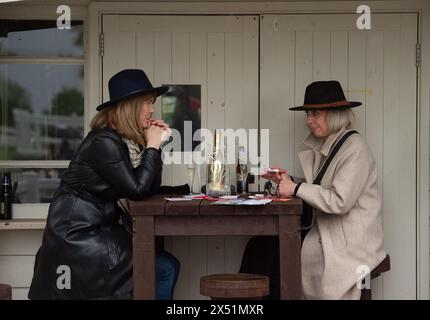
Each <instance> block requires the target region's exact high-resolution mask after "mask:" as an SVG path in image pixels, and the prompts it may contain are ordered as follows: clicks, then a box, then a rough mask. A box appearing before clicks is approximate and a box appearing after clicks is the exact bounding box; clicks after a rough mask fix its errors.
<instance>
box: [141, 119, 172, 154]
mask: <svg viewBox="0 0 430 320" xmlns="http://www.w3.org/2000/svg"><path fill="white" fill-rule="evenodd" d="M171 134H172V130H171V129H170V127H169V125H168V124H167V123H165V122H164V121H163V120H152V121H151V125H150V126H149V127H148V128H146V129H145V131H144V134H143V135H144V137H145V141H146V147H147V148H155V149H159V148H160V145H161V143H162V142H163V141H167V140H168V138H169V136H170V135H171Z"/></svg>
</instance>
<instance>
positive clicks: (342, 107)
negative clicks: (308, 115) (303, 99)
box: [288, 101, 361, 111]
mask: <svg viewBox="0 0 430 320" xmlns="http://www.w3.org/2000/svg"><path fill="white" fill-rule="evenodd" d="M358 106H361V102H357V101H348V104H344V105H339V106H324V107H318V106H312V107H305V106H299V107H293V108H289V109H288V110H291V111H310V110H346V109H350V108H355V107H358Z"/></svg>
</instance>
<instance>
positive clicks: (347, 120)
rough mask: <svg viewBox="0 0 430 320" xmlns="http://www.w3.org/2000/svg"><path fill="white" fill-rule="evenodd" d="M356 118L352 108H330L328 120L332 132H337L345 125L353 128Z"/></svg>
mask: <svg viewBox="0 0 430 320" xmlns="http://www.w3.org/2000/svg"><path fill="white" fill-rule="evenodd" d="M354 120H355V116H354V113H353V112H352V110H351V109H345V110H330V111H329V112H327V118H326V122H327V127H328V129H329V131H330V133H334V132H337V131H339V130H340V129H341V128H343V127H346V128H347V129H351V128H352V126H353V124H354Z"/></svg>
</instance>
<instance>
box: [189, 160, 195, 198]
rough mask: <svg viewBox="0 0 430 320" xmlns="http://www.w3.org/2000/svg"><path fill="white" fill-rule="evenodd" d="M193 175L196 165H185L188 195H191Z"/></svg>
mask: <svg viewBox="0 0 430 320" xmlns="http://www.w3.org/2000/svg"><path fill="white" fill-rule="evenodd" d="M195 173H196V165H195V164H187V178H188V185H189V186H190V195H191V194H193V184H194V176H195Z"/></svg>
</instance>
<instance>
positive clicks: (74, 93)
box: [51, 88, 84, 116]
mask: <svg viewBox="0 0 430 320" xmlns="http://www.w3.org/2000/svg"><path fill="white" fill-rule="evenodd" d="M73 113H76V114H77V115H78V116H82V115H83V114H84V97H83V96H82V94H81V93H80V92H79V91H78V90H77V89H76V88H63V89H62V90H61V91H60V92H58V93H57V94H56V95H55V96H54V97H53V98H52V103H51V114H55V115H61V116H68V115H71V114H73Z"/></svg>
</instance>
